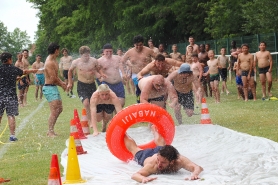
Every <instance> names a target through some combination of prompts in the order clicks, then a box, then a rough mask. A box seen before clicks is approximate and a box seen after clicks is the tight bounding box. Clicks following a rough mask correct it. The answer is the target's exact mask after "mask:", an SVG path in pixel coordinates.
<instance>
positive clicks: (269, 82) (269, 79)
mask: <svg viewBox="0 0 278 185" xmlns="http://www.w3.org/2000/svg"><path fill="white" fill-rule="evenodd" d="M266 78H267V82H268V87H267V91H268V96H269V97H271V96H272V93H271V87H272V75H271V73H270V72H267V73H266Z"/></svg>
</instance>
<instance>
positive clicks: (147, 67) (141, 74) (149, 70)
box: [137, 61, 154, 80]
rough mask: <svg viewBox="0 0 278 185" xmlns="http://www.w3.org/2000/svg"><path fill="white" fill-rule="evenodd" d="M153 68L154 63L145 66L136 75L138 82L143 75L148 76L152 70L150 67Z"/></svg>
mask: <svg viewBox="0 0 278 185" xmlns="http://www.w3.org/2000/svg"><path fill="white" fill-rule="evenodd" d="M153 66H154V61H153V62H151V63H149V64H148V65H146V66H145V67H144V68H143V69H142V70H141V71H140V72H139V73H138V74H137V78H138V80H141V79H142V78H143V76H144V75H146V74H149V73H150V72H151V70H152V67H153Z"/></svg>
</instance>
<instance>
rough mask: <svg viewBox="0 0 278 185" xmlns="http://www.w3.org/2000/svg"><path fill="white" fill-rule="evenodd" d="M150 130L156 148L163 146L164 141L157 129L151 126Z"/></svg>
mask: <svg viewBox="0 0 278 185" xmlns="http://www.w3.org/2000/svg"><path fill="white" fill-rule="evenodd" d="M151 129H152V133H153V136H154V142H155V144H156V146H165V144H166V143H165V140H164V138H163V137H162V136H161V135H160V134H159V133H158V131H157V128H156V126H155V125H152V126H151Z"/></svg>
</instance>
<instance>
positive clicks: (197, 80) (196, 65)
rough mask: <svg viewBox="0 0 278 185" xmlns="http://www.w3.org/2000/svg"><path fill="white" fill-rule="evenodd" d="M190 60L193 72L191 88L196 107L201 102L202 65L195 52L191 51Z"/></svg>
mask: <svg viewBox="0 0 278 185" xmlns="http://www.w3.org/2000/svg"><path fill="white" fill-rule="evenodd" d="M191 60H192V64H191V70H192V72H193V78H194V80H193V85H194V88H193V89H194V91H195V97H196V101H197V107H198V104H201V103H202V97H203V90H202V79H203V78H202V77H203V67H202V65H201V64H200V62H199V59H198V54H197V53H193V54H192V55H191Z"/></svg>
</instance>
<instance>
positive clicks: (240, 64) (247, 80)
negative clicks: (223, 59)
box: [237, 44, 256, 101]
mask: <svg viewBox="0 0 278 185" xmlns="http://www.w3.org/2000/svg"><path fill="white" fill-rule="evenodd" d="M241 49H242V53H240V54H239V55H238V61H237V75H240V74H239V70H241V78H242V82H243V92H244V97H245V101H248V85H250V87H251V90H252V94H253V100H254V101H255V100H256V89H255V86H254V68H255V67H256V66H254V56H253V55H252V54H250V53H249V46H248V44H242V45H241Z"/></svg>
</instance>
